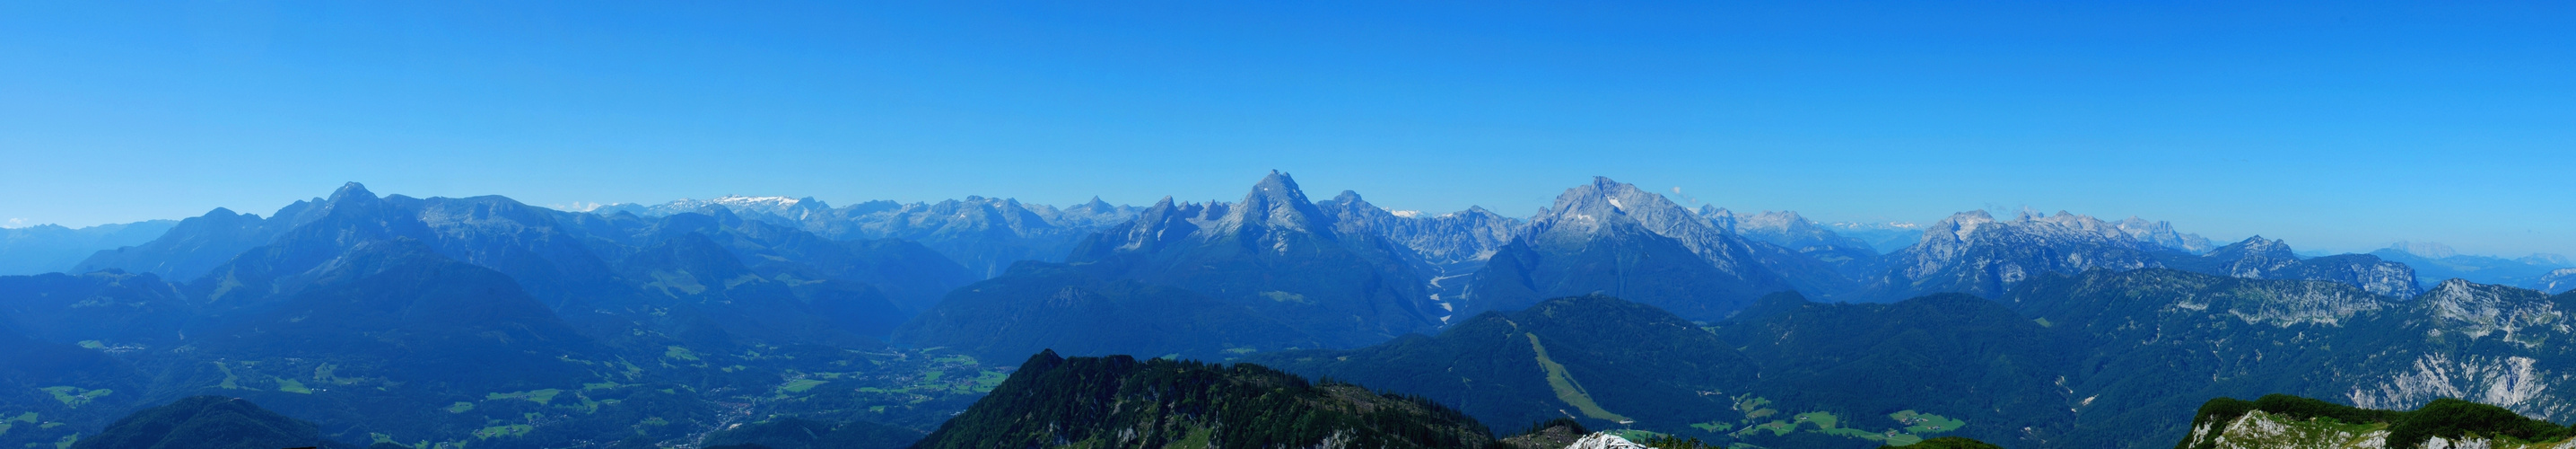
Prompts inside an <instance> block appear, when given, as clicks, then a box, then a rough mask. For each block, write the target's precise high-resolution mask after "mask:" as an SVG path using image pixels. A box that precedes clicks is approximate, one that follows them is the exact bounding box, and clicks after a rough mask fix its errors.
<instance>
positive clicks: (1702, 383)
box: [0, 172, 2576, 449]
mask: <svg viewBox="0 0 2576 449" xmlns="http://www.w3.org/2000/svg"><path fill="white" fill-rule="evenodd" d="M1317 198H1323V199H1320V200H1318V199H1317ZM1685 202H1689V201H1687V200H1685ZM0 274H7V275H5V276H0V448H21V447H24V448H45V447H51V448H55V449H69V448H200V447H203V448H268V447H346V448H371V449H390V448H412V449H433V448H442V449H461V448H476V449H482V448H701V447H710V448H711V447H724V448H772V449H804V448H882V449H895V448H907V447H917V448H925V449H927V448H1107V447H1119V448H1215V447H1224V448H1310V447H1325V448H1360V447H1367V448H1478V449H1484V448H1511V449H1535V448H1545V449H1557V448H1569V447H1574V448H1617V447H1655V448H1665V449H1680V448H1697V447H1735V448H1815V447H1821V448H1841V447H1848V448H1875V447H1883V446H1899V447H1903V446H1913V447H1924V448H1948V447H1997V446H2000V447H2015V448H2150V447H2155V448H2161V447H2166V446H2175V445H2178V446H2179V447H2186V448H2203V447H2211V448H2216V447H2570V446H2576V443H2570V442H2569V440H2568V438H2569V436H2570V435H2571V432H2570V431H2569V430H2567V428H2565V427H2562V426H2560V425H2558V424H2553V423H2554V422H2566V421H2568V420H2572V419H2576V399H2570V396H2569V394H2568V392H2576V327H2571V324H2570V323H2571V322H2576V316H2571V314H2576V292H2571V291H2570V290H2576V264H2571V263H2570V262H2569V261H2568V260H2567V259H2566V258H2565V257H2559V256H2552V255H2545V254H2535V255H2532V256H2529V257H2520V258H2503V257H2488V256H2476V255H2462V254H2457V253H2456V252H2454V251H2452V250H2450V249H2449V248H2447V247H2443V246H2441V245H2438V244H2425V243H2401V244H2398V245H2394V246H2392V247H2390V248H2387V249H2381V250H2377V251H2372V252H2370V253H2366V254H2315V253H2302V252H2299V251H2296V250H2294V249H2293V248H2292V247H2291V245H2290V243H2289V242H2285V241H2282V240H2278V239H2269V238H2265V237H2261V236H2254V237H2250V238H2246V239H2243V240H2239V241H2234V242H2232V243H2231V242H2227V241H2225V240H2219V241H2212V240H2210V239H2208V238H2204V237H2201V236H2199V235H2195V234H2191V233H2186V232H2181V231H2180V230H2177V228H2176V227H2175V226H2174V225H2173V224H2171V223H2166V222H2161V221H2151V220H2147V219H2142V218H2136V217H2130V218H2126V219H2121V220H2102V219H2097V218H2094V217H2090V216H2085V215H2079V214H2073V213H2067V212H2058V213H2054V214H2046V213H2037V212H2021V213H2017V214H1998V213H1994V212H1989V211H1983V210H1977V211H1967V212H1961V213H1957V214H1954V215H1951V216H1949V217H1946V218H1941V219H1939V220H1937V221H1932V222H1929V223H1819V222H1816V221H1813V220H1810V219H1808V218H1806V217H1805V216H1803V215H1801V214H1799V213H1797V212H1790V211H1760V212H1747V211H1738V210H1730V209H1727V208H1723V207H1719V206H1718V205H1696V208H1694V207H1691V206H1685V205H1684V204H1683V203H1677V202H1675V201H1674V200H1673V199H1670V198H1668V197H1666V196H1665V195H1662V194H1659V193H1655V192H1653V191H1648V190H1644V189H1640V188H1638V187H1637V186H1634V185H1630V184H1626V183H1621V182H1618V181H1615V180H1611V179H1609V178H1593V179H1591V180H1589V181H1588V182H1584V183H1581V184H1578V185H1574V186H1572V187H1571V188H1568V189H1566V190H1565V191H1564V192H1563V193H1562V194H1560V195H1558V196H1557V197H1556V198H1555V199H1554V201H1553V203H1552V204H1550V205H1549V206H1548V207H1546V208H1544V209H1542V210H1540V211H1538V212H1537V213H1536V214H1534V215H1531V216H1527V217H1514V216H1507V215H1503V214H1500V213H1496V212H1493V211H1490V210H1486V209H1484V208H1468V209H1466V210H1463V211H1457V212H1450V213H1445V214H1430V213H1423V212H1418V211H1408V210H1389V209H1386V208H1382V207H1380V206H1378V205H1376V204H1372V203H1370V202H1369V201H1368V200H1366V199H1364V198H1363V197H1362V196H1361V195H1360V194H1359V193H1357V192H1350V191H1341V192H1338V193H1336V194H1333V195H1330V196H1329V197H1324V196H1309V195H1308V191H1307V190H1305V188H1304V187H1302V186H1300V185H1299V184H1298V183H1297V182H1296V180H1295V179H1293V178H1292V177H1290V176H1289V175H1288V174H1285V173H1278V172H1271V173H1269V174H1268V175H1267V176H1264V177H1262V178H1261V179H1259V180H1257V181H1255V182H1253V183H1252V184H1251V186H1250V189H1248V191H1246V192H1245V193H1244V194H1243V196H1241V197H1240V199H1239V200H1235V201H1231V202H1228V201H1207V202H1189V201H1177V200H1174V199H1172V198H1168V197H1166V198H1163V199H1162V200H1160V201H1156V202H1154V203H1153V204H1150V205H1145V206H1141V207H1140V206H1128V205H1114V204H1109V203H1107V202H1104V201H1101V200H1099V199H1096V198H1095V199H1093V200H1091V201H1089V202H1085V203H1082V204H1075V205H1068V206H1054V205H1043V204H1030V203H1022V202H1020V201H1018V200H1013V199H1005V198H987V197H968V198H964V199H958V200H948V201H940V202H936V203H909V204H906V203H897V202H892V201H868V202H860V203H856V204H850V205H845V206H832V205H828V204H825V203H824V202H823V201H820V200H816V199H813V198H791V197H744V196H727V197H720V198H715V199H710V200H678V201H672V202H668V203H661V204H607V205H590V206H586V207H578V208H549V207H539V206H532V205H528V204H523V203H520V202H518V201H515V200H512V199H510V198H507V197H501V196H478V197H470V198H442V197H432V198H413V197H408V196H403V195H379V194H377V193H374V192H371V191H369V190H368V189H367V188H366V187H364V186H362V185H360V184H357V183H349V184H347V185H344V186H341V187H340V188H339V189H337V190H336V191H333V192H330V193H329V194H328V195H327V196H323V197H316V198H311V199H307V200H304V201H298V202H295V203H293V204H291V205H288V206H286V207H284V208H281V209H279V210H276V211H273V212H269V213H267V214H266V215H259V214H250V213H241V212H236V211H232V210H227V209H220V208H218V209H214V210H212V211H210V212H207V213H206V214H204V215H201V216H197V217H190V218H185V219H180V220H175V221H172V220H161V221H146V222H138V223H129V224H119V225H106V226H97V227H89V228H80V229H72V228H64V227H58V226H48V227H32V228H21V229H8V230H5V231H0ZM2228 398H2258V399H2255V400H2252V401H2245V400H2238V399H2228Z"/></svg>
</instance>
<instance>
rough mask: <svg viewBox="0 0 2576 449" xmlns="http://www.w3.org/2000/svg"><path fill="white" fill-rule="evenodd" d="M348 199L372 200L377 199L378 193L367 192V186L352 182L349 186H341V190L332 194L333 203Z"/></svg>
mask: <svg viewBox="0 0 2576 449" xmlns="http://www.w3.org/2000/svg"><path fill="white" fill-rule="evenodd" d="M348 199H367V200H372V199H376V193H375V192H369V191H367V186H366V185H365V184H359V183H357V182H356V181H351V182H349V183H348V184H341V185H340V190H334V191H332V192H331V202H335V203H336V202H340V201H341V200H348Z"/></svg>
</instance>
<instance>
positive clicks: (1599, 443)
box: [1565, 432, 1648, 449]
mask: <svg viewBox="0 0 2576 449" xmlns="http://www.w3.org/2000/svg"><path fill="white" fill-rule="evenodd" d="M1565 449H1648V448H1647V447H1646V445H1643V444H1637V443H1632V442H1629V441H1628V439H1627V438H1620V437H1619V436H1618V435H1611V434H1610V433H1609V432H1598V433H1593V434H1591V435H1585V436H1583V439H1580V440H1574V444H1572V445H1568V446H1566V447H1565Z"/></svg>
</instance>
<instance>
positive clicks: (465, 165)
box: [0, 0, 2576, 255]
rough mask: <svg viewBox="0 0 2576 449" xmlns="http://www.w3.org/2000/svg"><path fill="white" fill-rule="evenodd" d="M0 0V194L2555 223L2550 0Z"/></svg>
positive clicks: (15, 203) (2560, 222) (2252, 228)
mask: <svg viewBox="0 0 2576 449" xmlns="http://www.w3.org/2000/svg"><path fill="white" fill-rule="evenodd" d="M853 3H859V4H848V3H842V2H833V3H789V2H630V1H618V2H597V3H581V2H449V1H438V2H412V1H366V2H292V3H279V2H261V1H200V2H178V3H160V2H85V1H54V0H35V1H18V2H6V3H0V61H6V62H5V63H0V220H10V219H16V220H21V221H19V223H22V224H25V223H61V224H66V225H75V226H77V225H87V224H97V223H106V222H122V221H133V220H141V219H150V218H175V217H184V216H194V215H197V214H201V213H203V212H205V211H206V210H207V209H210V208H213V207H217V206H224V207H232V208H235V209H238V210H242V211H246V212H256V213H262V214H265V213H267V212H269V211H272V210H274V209H275V208H276V207H278V206H281V205H284V204H285V203H287V202H290V201H292V200H294V199H298V198H307V197H313V196H320V195H324V194H327V193H328V192H329V191H330V189H332V188H333V187H335V186H337V185H338V184H339V183H340V182H343V181H352V180H354V181H360V182H365V183H368V185H369V186H371V187H373V188H374V190H376V191H377V192H379V193H402V194H408V195H413V196H463V195H478V194H503V195H508V196H511V197H513V198H517V199H519V200H521V201H525V202H528V203H532V204H540V205H550V204H569V203H573V202H603V201H604V202H652V201H665V200H669V199H674V198H679V197H699V198H704V197H710V196H715V195H723V194H777V195H795V196H809V195H810V196H814V197H818V198H822V199H824V200H827V201H832V202H835V203H844V204H846V203H849V202H853V201H858V200H866V199H894V200H902V201H924V200H937V199H942V198H953V197H962V196H966V195H986V196H1005V197H1016V198H1020V199H1023V200H1027V201H1034V202H1043V203H1059V204H1060V203H1070V202H1076V201H1081V200H1084V199H1087V198H1089V197H1091V196H1093V195H1099V196H1101V197H1102V198H1104V199H1107V200H1109V201H1113V202H1120V203H1130V204H1142V203H1147V202H1151V201H1153V200H1154V199H1156V198H1159V197H1161V196H1164V195H1173V196H1177V197H1180V198H1183V199H1197V200H1204V199H1226V200H1232V199H1235V198H1238V197H1240V196H1241V195H1242V193H1243V191H1244V190H1245V189H1246V188H1247V187H1248V186H1249V185H1250V184H1251V183H1252V182H1253V181H1255V180H1256V179H1257V178H1258V177H1259V176H1260V175H1261V174H1262V173H1265V172H1266V171H1267V170H1270V169H1274V168H1275V169H1280V170H1285V171H1289V172H1291V173H1294V174H1296V175H1297V176H1298V179H1299V180H1300V181H1301V182H1302V183H1303V184H1304V185H1305V186H1306V187H1307V188H1308V189H1310V190H1315V191H1319V192H1314V193H1315V195H1317V196H1329V195H1330V194H1331V192H1334V191H1339V190H1343V189H1351V190H1357V191H1360V192H1361V193H1364V194H1366V195H1367V196H1368V197H1369V198H1370V199H1371V200H1373V201H1375V202H1377V203H1379V204H1381V205H1385V206H1387V207H1389V208H1394V209H1419V210H1426V211H1432V212H1441V211H1449V210H1456V209H1461V208H1464V207H1466V206H1469V205H1484V206H1486V207H1488V208H1492V209H1495V210H1498V211H1502V212H1505V213H1509V214H1513V215H1522V214H1526V213H1527V212H1528V211H1531V210H1534V209H1536V208H1538V207H1540V206H1543V205H1545V204H1546V202H1547V201H1548V199H1549V198H1552V197H1553V196H1555V195H1556V193H1557V192H1559V191H1561V190H1562V189H1564V188H1566V187H1569V186H1572V185H1575V184H1578V183H1582V182H1584V181H1586V180H1588V179H1589V178H1588V177H1589V176H1592V175H1606V176H1610V177H1613V178H1616V179H1619V180H1622V181H1628V182H1634V183H1637V184H1640V185H1643V186H1647V187H1651V188H1654V189H1656V190H1661V191H1667V192H1669V189H1670V188H1672V187H1680V188H1682V189H1683V190H1682V191H1683V192H1685V193H1686V194H1687V196H1686V199H1696V200H1697V201H1702V202H1708V203H1713V204H1718V205H1721V206H1726V207H1731V208H1735V209H1739V210H1764V209H1794V210H1798V211H1802V212H1804V213H1806V214H1808V215H1809V216H1811V217H1816V218H1819V219H1826V220H1846V219H1889V220H1909V221H1931V220H1936V219H1939V218H1940V217H1942V216H1945V215H1947V214H1949V213H1951V212H1956V211H1962V210H1971V209H1980V208H1990V207H1998V208H2007V209H2012V208H2019V207H2023V206H2028V207H2034V208H2039V209H2042V210H2049V211H2055V210H2060V209H2064V210H2071V211H2076V212H2079V213H2087V214H2093V215H2097V216H2104V217H2105V218H2118V217H2125V216H2129V215H2139V216H2145V217H2149V218H2155V219H2163V220H2170V221H2173V222H2174V223H2176V224H2177V225H2178V226H2180V227H2182V228H2183V229H2185V230H2187V231H2197V232H2201V233H2203V234H2206V235H2209V236H2211V237H2213V238H2226V239H2232V238H2241V237H2244V236H2247V235H2251V234H2256V233H2260V234H2263V235H2266V236H2270V237H2280V238H2288V239H2290V242H2291V244H2292V245H2294V246H2299V247H2302V248H2303V249H2359V248H2368V247H2375V246H2379V245H2384V244H2386V243H2387V242H2390V241H2394V240H2399V239H2413V240H2419V241H2440V242H2447V243H2450V244H2452V245H2453V246H2456V247H2459V248H2460V249H2461V250H2462V251H2464V252H2470V253H2488V254H2512V255H2520V254H2525V253H2530V252H2533V251H2548V252H2559V253H2576V205H2571V201H2570V200H2569V198H2570V194H2571V193H2576V180H2571V178H2570V176H2571V169H2576V31H2571V29H2570V25H2569V24H2571V23H2576V10H2571V7H2570V6H2567V5H2568V4H2567V3H2563V2H2560V3H2547V2H2534V3H2502V2H2495V3H2483V2H2463V3H2475V4H2461V5H2447V6H2440V7H2436V6H2426V5H2420V4H2397V3H2380V2H2324V3H2314V4H2268V5H2248V4H2242V3H2248V2H2030V3H2006V2H1974V3H1963V2H1914V1H1907V2H1874V3H1836V4H1832V5H1824V4H1816V3H1824V2H1778V3H1790V4H1752V3H1733V2H1725V3H1723V4H1716V2H1677V3H1687V4H1688V5H1687V6H1673V5H1638V4H1617V5H1610V4H1604V3H1610V2H1554V3H1534V2H1381V1H1367V2H1232V1H1224V2H1124V1H1110V2H1032V3H976V2H853Z"/></svg>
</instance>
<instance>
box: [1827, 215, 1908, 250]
mask: <svg viewBox="0 0 2576 449" xmlns="http://www.w3.org/2000/svg"><path fill="white" fill-rule="evenodd" d="M1824 226H1825V228H1827V229H1832V230H1833V231H1834V234H1837V235H1841V236H1844V237H1850V238H1852V239H1856V240H1860V241H1863V242H1868V243H1869V248H1870V250H1871V251H1876V252H1878V253H1879V254H1887V253H1893V252H1896V250H1900V249H1905V247H1908V246H1914V243H1915V242H1919V241H1922V240H1923V224H1921V223H1906V222H1893V221H1889V222H1849V221H1845V222H1834V223H1826V224H1824Z"/></svg>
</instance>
